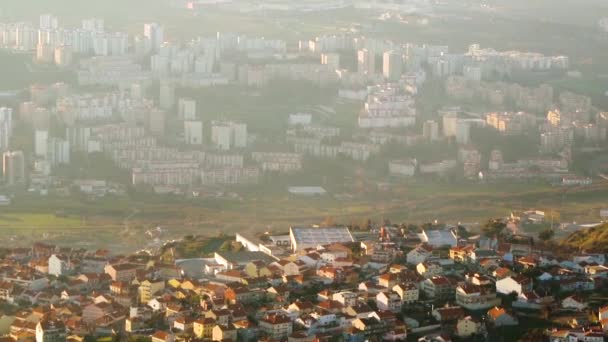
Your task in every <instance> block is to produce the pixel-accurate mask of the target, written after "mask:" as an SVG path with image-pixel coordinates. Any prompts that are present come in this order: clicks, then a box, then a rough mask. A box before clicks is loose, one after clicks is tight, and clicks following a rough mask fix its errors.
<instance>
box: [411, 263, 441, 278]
mask: <svg viewBox="0 0 608 342" xmlns="http://www.w3.org/2000/svg"><path fill="white" fill-rule="evenodd" d="M416 272H418V274H420V275H421V276H423V277H425V278H427V279H428V278H433V277H436V276H439V275H441V274H442V273H443V268H442V267H441V265H440V264H439V263H437V262H431V261H423V262H421V263H419V264H418V265H416Z"/></svg>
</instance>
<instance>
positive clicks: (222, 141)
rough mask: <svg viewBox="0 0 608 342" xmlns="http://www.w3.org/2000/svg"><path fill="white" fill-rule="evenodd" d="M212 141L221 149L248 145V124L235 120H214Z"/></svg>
mask: <svg viewBox="0 0 608 342" xmlns="http://www.w3.org/2000/svg"><path fill="white" fill-rule="evenodd" d="M211 142H213V144H214V145H215V147H216V148H218V149H220V150H229V149H231V148H233V147H235V148H245V147H247V125H246V124H244V123H240V122H233V121H213V122H212V123H211Z"/></svg>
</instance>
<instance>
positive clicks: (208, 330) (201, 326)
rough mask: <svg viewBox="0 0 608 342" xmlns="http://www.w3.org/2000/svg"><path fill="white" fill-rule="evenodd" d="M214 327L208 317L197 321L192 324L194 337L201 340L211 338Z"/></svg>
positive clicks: (213, 322) (212, 320)
mask: <svg viewBox="0 0 608 342" xmlns="http://www.w3.org/2000/svg"><path fill="white" fill-rule="evenodd" d="M216 325H217V324H216V323H215V320H214V319H213V318H210V317H207V318H201V319H197V320H195V321H194V322H193V323H192V330H193V332H194V336H196V337H198V338H201V339H208V338H211V336H212V335H213V328H214V327H215V326H216Z"/></svg>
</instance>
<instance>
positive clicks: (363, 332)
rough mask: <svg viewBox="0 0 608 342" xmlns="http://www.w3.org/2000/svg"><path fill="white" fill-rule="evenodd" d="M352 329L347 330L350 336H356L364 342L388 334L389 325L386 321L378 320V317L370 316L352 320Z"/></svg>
mask: <svg viewBox="0 0 608 342" xmlns="http://www.w3.org/2000/svg"><path fill="white" fill-rule="evenodd" d="M352 328H353V329H352V330H348V332H349V333H350V334H352V335H355V336H357V335H358V336H360V338H362V340H363V341H366V340H369V337H376V336H377V337H380V336H383V335H384V334H385V333H387V332H388V330H389V324H388V323H387V322H386V321H382V320H380V319H379V318H378V316H370V317H367V318H356V319H354V320H353V321H352ZM347 340H349V339H347ZM351 340H352V339H351Z"/></svg>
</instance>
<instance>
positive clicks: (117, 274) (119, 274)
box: [104, 263, 138, 281]
mask: <svg viewBox="0 0 608 342" xmlns="http://www.w3.org/2000/svg"><path fill="white" fill-rule="evenodd" d="M137 268H138V267H137V265H134V264H129V263H123V264H108V265H106V266H105V267H104V272H105V273H107V274H108V275H110V277H111V278H112V280H114V281H131V280H132V279H133V278H135V276H136V274H137Z"/></svg>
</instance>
